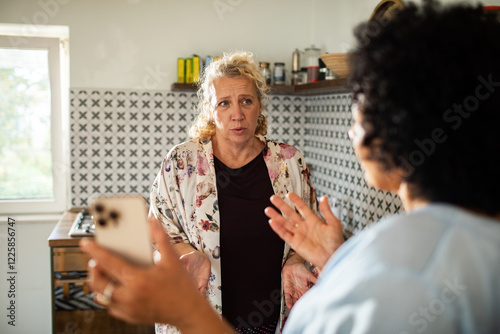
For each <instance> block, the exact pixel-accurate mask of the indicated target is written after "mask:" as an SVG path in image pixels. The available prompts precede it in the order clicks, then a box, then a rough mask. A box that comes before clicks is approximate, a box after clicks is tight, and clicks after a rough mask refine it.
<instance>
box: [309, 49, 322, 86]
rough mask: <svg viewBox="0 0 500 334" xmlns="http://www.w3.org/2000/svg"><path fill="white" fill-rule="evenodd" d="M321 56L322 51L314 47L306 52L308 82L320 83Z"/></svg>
mask: <svg viewBox="0 0 500 334" xmlns="http://www.w3.org/2000/svg"><path fill="white" fill-rule="evenodd" d="M319 56H321V49H318V48H316V47H314V45H312V46H311V47H310V48H307V49H306V51H305V57H306V65H307V82H316V81H318V76H319V62H318V59H319Z"/></svg>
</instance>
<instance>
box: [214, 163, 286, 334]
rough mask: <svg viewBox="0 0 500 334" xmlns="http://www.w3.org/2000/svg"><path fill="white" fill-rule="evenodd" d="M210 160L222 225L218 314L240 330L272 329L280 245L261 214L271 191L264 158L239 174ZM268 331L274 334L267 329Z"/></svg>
mask: <svg viewBox="0 0 500 334" xmlns="http://www.w3.org/2000/svg"><path fill="white" fill-rule="evenodd" d="M214 160H215V172H216V176H217V192H218V199H219V208H220V226H221V228H220V231H221V232H220V244H221V246H220V247H221V257H220V258H221V278H222V314H223V315H224V317H226V319H227V320H228V321H229V322H230V323H231V324H233V326H234V327H236V328H240V329H241V328H254V327H260V328H262V327H264V328H269V327H270V326H271V327H272V326H275V324H276V323H277V321H278V318H279V311H280V286H281V261H282V258H283V249H284V242H283V241H282V240H281V239H280V238H279V237H278V236H277V234H275V233H274V232H273V230H272V229H271V227H270V226H269V223H268V220H269V219H268V218H267V216H266V215H265V214H264V208H266V207H268V206H270V205H271V202H270V201H269V198H270V197H271V195H273V194H274V190H273V187H272V185H271V180H270V179H269V174H268V171H267V166H266V164H265V161H264V157H263V154H259V155H258V156H257V157H256V158H255V159H253V160H252V161H251V162H249V163H248V164H247V165H245V166H243V167H241V168H238V169H232V168H229V167H227V166H226V165H224V164H223V163H222V162H221V161H220V160H219V159H217V158H215V157H214ZM266 332H267V331H266ZM270 332H273V333H274V330H273V329H272V328H270Z"/></svg>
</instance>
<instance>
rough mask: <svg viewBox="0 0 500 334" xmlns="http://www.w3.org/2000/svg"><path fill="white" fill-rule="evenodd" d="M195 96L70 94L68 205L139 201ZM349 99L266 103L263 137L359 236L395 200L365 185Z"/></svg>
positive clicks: (395, 207)
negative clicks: (306, 172) (303, 172)
mask: <svg viewBox="0 0 500 334" xmlns="http://www.w3.org/2000/svg"><path fill="white" fill-rule="evenodd" d="M196 102H197V96H196V94H195V93H187V92H165V91H134V90H106V89H88V88H81V89H80V88H73V89H72V90H71V203H72V205H73V206H86V205H87V200H88V198H89V196H91V195H94V194H102V193H124V192H133V193H140V194H142V195H143V196H145V197H146V198H148V196H149V190H150V187H151V183H152V182H153V179H154V177H155V176H156V173H157V172H158V170H159V168H160V164H161V161H162V159H163V157H164V156H165V155H166V154H167V152H168V151H169V149H170V148H171V147H172V146H174V145H176V144H178V143H181V142H183V141H185V140H186V139H188V136H187V131H188V129H189V126H190V124H191V122H192V120H193V118H194V108H193V107H194V106H195V104H196ZM350 105H351V95H350V94H334V95H320V96H307V97H306V96H278V95H271V96H269V102H268V106H267V112H268V123H269V128H268V134H267V136H268V137H269V138H271V139H275V140H279V141H282V142H285V143H288V144H292V145H294V146H295V147H297V148H298V149H299V150H300V151H301V152H302V153H303V154H304V156H305V157H306V161H307V163H308V164H309V165H310V166H311V167H312V175H313V182H314V185H315V187H316V190H317V192H318V195H320V196H321V195H328V196H330V197H332V198H331V204H332V206H336V208H337V210H338V212H337V213H338V215H340V218H341V220H342V221H343V223H344V224H346V229H347V230H348V231H349V232H352V233H356V232H358V231H359V230H361V229H362V228H363V227H364V226H365V225H367V224H369V223H372V222H375V221H377V220H378V219H379V218H380V217H382V216H384V215H387V214H389V213H394V212H398V211H399V210H400V208H401V202H400V200H399V199H398V198H397V197H396V196H395V195H392V194H389V193H386V192H382V191H377V190H375V189H373V188H371V187H369V186H368V185H366V183H365V181H364V179H363V173H362V171H361V168H360V166H359V163H358V162H357V159H356V157H355V155H354V152H353V149H352V146H351V143H350V140H349V138H348V136H347V130H348V129H349V127H350V122H351V113H350Z"/></svg>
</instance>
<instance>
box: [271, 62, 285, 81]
mask: <svg viewBox="0 0 500 334" xmlns="http://www.w3.org/2000/svg"><path fill="white" fill-rule="evenodd" d="M273 77H274V84H275V85H284V84H285V63H274V75H273Z"/></svg>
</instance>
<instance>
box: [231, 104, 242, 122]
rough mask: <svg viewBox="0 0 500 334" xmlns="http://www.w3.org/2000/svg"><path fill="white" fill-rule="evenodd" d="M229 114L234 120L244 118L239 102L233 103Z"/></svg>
mask: <svg viewBox="0 0 500 334" xmlns="http://www.w3.org/2000/svg"><path fill="white" fill-rule="evenodd" d="M231 116H232V117H231V118H232V119H234V120H240V119H243V118H244V114H243V111H242V110H241V106H240V105H239V104H235V105H234V107H233V110H232V114H231Z"/></svg>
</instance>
